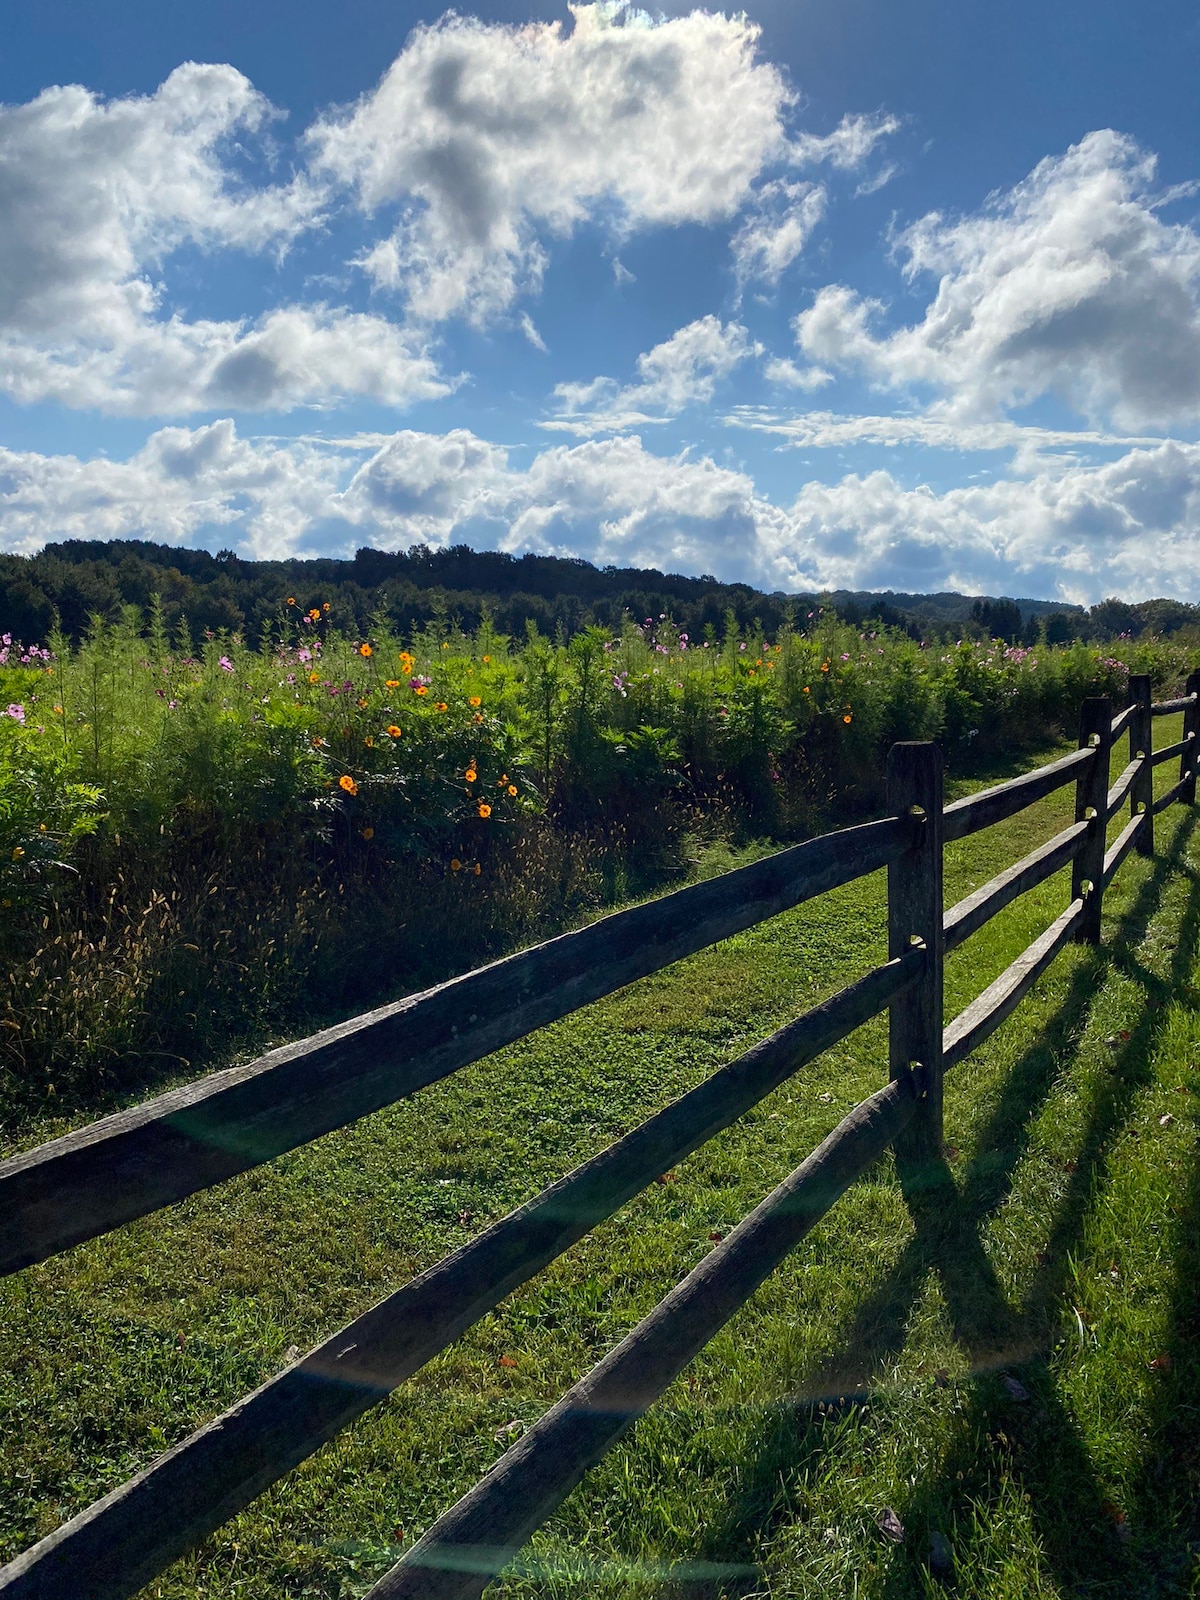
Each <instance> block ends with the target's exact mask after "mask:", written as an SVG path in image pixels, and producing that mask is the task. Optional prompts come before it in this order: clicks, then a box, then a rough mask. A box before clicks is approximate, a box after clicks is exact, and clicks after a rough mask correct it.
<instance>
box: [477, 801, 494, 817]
mask: <svg viewBox="0 0 1200 1600" xmlns="http://www.w3.org/2000/svg"><path fill="white" fill-rule="evenodd" d="M491 814H492V808H491V806H489V805H488V804H487V803H486V801H484V802H481V804H480V807H479V815H480V816H481V817H490V816H491Z"/></svg>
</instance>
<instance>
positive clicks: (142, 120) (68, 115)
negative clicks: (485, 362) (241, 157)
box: [0, 64, 448, 415]
mask: <svg viewBox="0 0 1200 1600" xmlns="http://www.w3.org/2000/svg"><path fill="white" fill-rule="evenodd" d="M275 116H276V113H275V112H274V110H273V108H272V107H271V106H270V105H269V103H268V102H267V101H266V100H265V99H264V98H263V96H262V95H260V94H258V93H257V91H256V90H255V89H254V88H253V87H252V85H251V84H250V83H249V81H248V80H247V79H246V78H245V77H243V75H242V74H241V73H240V72H237V71H236V70H235V69H234V68H232V67H228V66H197V65H195V64H188V65H185V66H182V67H179V68H177V69H176V70H175V71H174V72H173V73H172V74H171V75H170V77H169V78H168V79H167V80H166V82H165V83H163V84H162V86H161V87H160V88H159V89H158V90H156V91H155V93H154V94H152V95H142V96H130V97H128V98H126V99H119V100H110V101H103V100H101V99H99V98H98V97H97V96H95V95H93V94H91V93H89V92H88V91H87V90H86V89H82V88H79V87H68V88H54V89H47V90H46V91H45V92H44V93H42V94H40V95H39V96H38V97H37V98H36V99H35V100H32V101H30V102H29V103H28V104H26V105H19V106H3V107H0V387H3V389H4V390H5V391H6V392H7V393H9V394H10V395H12V396H13V397H14V398H15V399H17V400H20V401H26V402H31V401H39V400H56V401H58V402H59V403H61V404H63V405H67V406H77V407H88V408H92V409H95V410H99V411H107V412H112V413H117V414H124V415H145V414H149V413H155V412H157V413H167V414H171V413H185V412H188V411H193V410H198V409H207V408H211V407H219V406H237V407H239V408H242V409H248V410H269V409H278V408H281V407H287V406H292V405H297V404H306V403H324V402H326V401H328V400H330V399H333V398H336V397H337V396H338V395H341V394H362V395H367V396H370V397H371V398H372V399H377V400H383V401H386V402H388V403H391V404H403V403H406V402H408V401H411V400H415V399H422V398H428V397H431V396H434V395H439V394H444V393H446V392H447V388H448V385H447V383H446V382H445V381H444V380H443V379H441V378H440V377H439V375H438V373H437V369H436V365H435V363H434V361H433V360H432V358H431V357H430V355H429V354H428V352H427V350H425V349H424V348H423V347H422V345H421V343H420V342H419V341H417V342H415V343H414V342H413V341H412V340H411V339H410V337H408V336H406V335H404V334H403V333H402V332H401V330H399V329H398V328H396V327H395V326H394V325H392V324H391V323H389V322H387V321H386V320H385V319H383V318H382V317H378V316H366V315H354V314H351V313H348V312H346V311H343V310H331V309H329V308H328V307H325V306H321V305H312V306H306V307H283V308H280V309H278V310H276V311H273V312H271V313H269V314H268V315H266V316H264V317H262V318H260V319H258V320H257V321H252V320H248V319H239V320H237V321H212V320H195V321H188V320H186V319H185V318H183V317H182V316H180V315H179V314H178V313H170V312H169V311H167V309H166V308H165V304H164V302H165V299H166V295H165V290H164V287H163V285H162V282H161V281H160V278H159V276H158V274H159V273H160V271H161V269H162V267H163V265H164V263H165V262H166V261H167V259H168V258H169V257H170V256H171V255H172V254H173V253H174V252H175V251H177V250H179V249H180V248H181V247H183V246H184V245H191V246H194V247H199V248H202V249H205V250H216V249H218V248H225V249H230V248H236V249H239V250H253V251H262V250H264V249H266V248H267V247H271V248H273V249H276V250H278V249H281V248H283V247H284V246H286V245H287V243H288V242H289V241H290V240H292V239H293V238H294V237H295V236H296V235H297V234H298V233H299V232H300V231H301V230H303V229H304V228H306V227H309V226H311V225H312V224H313V223H314V221H315V220H316V219H317V216H318V214H319V203H318V201H319V197H318V192H317V190H316V189H315V187H314V186H313V185H312V184H311V183H310V182H309V181H308V180H306V179H304V178H299V179H294V180H290V181H288V182H287V183H283V184H277V185H266V186H264V185H262V184H253V183H250V182H249V181H242V180H241V179H239V177H238V175H237V162H238V150H237V148H236V146H237V144H238V141H241V140H246V139H249V138H251V137H252V136H255V135H262V134H264V133H265V131H266V130H267V128H268V127H269V125H270V124H271V123H272V121H273V120H274V119H275ZM260 143H261V141H260Z"/></svg>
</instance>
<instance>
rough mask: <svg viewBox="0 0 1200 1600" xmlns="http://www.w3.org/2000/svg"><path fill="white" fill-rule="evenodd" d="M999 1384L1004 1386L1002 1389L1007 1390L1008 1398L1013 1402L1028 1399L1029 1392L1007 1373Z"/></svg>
mask: <svg viewBox="0 0 1200 1600" xmlns="http://www.w3.org/2000/svg"><path fill="white" fill-rule="evenodd" d="M1001 1382H1002V1383H1003V1384H1004V1387H1005V1388H1006V1389H1007V1390H1008V1392H1009V1394H1010V1396H1011V1397H1012V1398H1013V1399H1014V1400H1028V1399H1029V1390H1028V1389H1027V1388H1026V1387H1025V1385H1024V1384H1023V1383H1021V1382H1019V1381H1018V1380H1017V1379H1016V1378H1013V1377H1010V1376H1009V1374H1008V1373H1007V1372H1006V1373H1005V1374H1004V1377H1003V1378H1002V1379H1001Z"/></svg>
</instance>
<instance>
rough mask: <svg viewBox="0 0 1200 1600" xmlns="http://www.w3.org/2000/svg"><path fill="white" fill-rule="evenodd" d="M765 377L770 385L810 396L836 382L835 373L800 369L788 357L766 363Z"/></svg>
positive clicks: (814, 368) (764, 367) (810, 368)
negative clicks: (800, 390)
mask: <svg viewBox="0 0 1200 1600" xmlns="http://www.w3.org/2000/svg"><path fill="white" fill-rule="evenodd" d="M763 377H764V378H766V380H767V382H768V383H777V384H780V385H781V386H782V387H783V388H785V389H803V390H805V391H806V392H807V393H810V394H811V393H812V392H813V390H815V389H824V388H825V386H826V385H827V384H830V383H833V381H834V377H833V373H832V372H826V370H825V368H824V367H798V366H797V365H796V363H795V362H794V361H789V360H788V359H787V357H786V356H783V357H778V356H776V357H772V359H771V360H770V361H768V362H766V363H765V365H764V366H763Z"/></svg>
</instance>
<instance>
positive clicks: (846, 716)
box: [842, 711, 854, 722]
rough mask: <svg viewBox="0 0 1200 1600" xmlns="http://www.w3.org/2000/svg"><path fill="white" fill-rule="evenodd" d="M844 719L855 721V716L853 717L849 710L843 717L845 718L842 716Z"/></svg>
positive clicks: (844, 720)
mask: <svg viewBox="0 0 1200 1600" xmlns="http://www.w3.org/2000/svg"><path fill="white" fill-rule="evenodd" d="M842 721H843V722H853V721H854V718H853V717H852V716H851V715H850V713H849V712H848V711H847V713H846V715H845V716H844V717H843V718H842Z"/></svg>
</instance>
